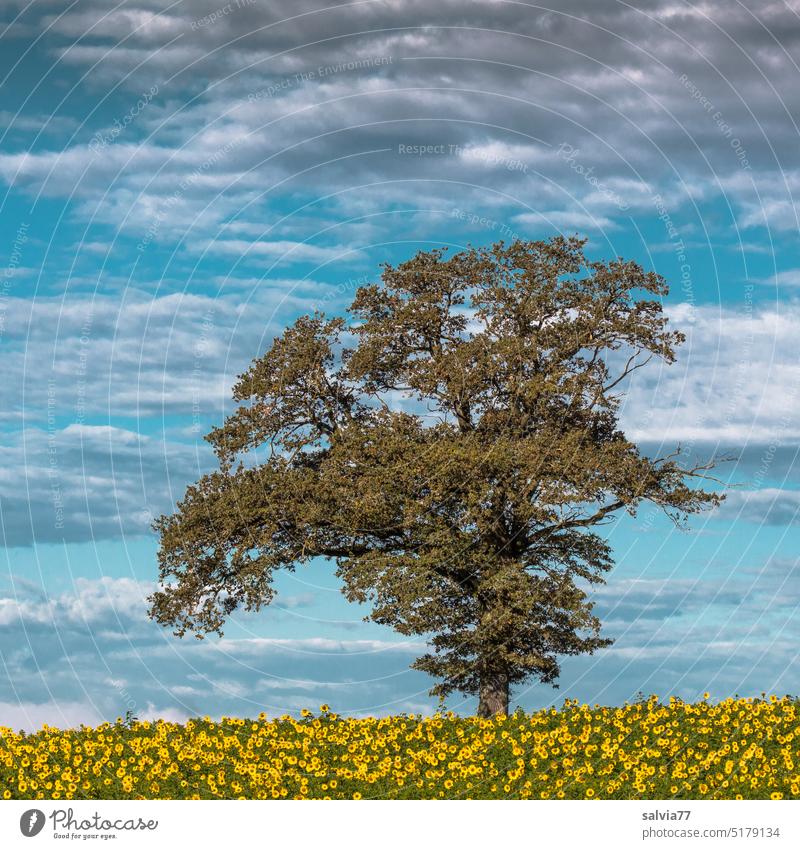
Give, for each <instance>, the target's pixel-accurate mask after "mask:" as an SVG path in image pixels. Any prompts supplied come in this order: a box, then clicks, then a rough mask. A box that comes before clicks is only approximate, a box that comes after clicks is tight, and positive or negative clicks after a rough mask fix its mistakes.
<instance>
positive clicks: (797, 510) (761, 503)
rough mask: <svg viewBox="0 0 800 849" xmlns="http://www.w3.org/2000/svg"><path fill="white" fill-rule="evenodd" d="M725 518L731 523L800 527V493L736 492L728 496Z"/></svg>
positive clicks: (770, 491)
mask: <svg viewBox="0 0 800 849" xmlns="http://www.w3.org/2000/svg"><path fill="white" fill-rule="evenodd" d="M721 515H722V516H724V517H725V518H727V519H729V520H730V521H744V522H752V523H754V524H757V525H776V526H779V527H786V526H787V525H796V524H798V523H800V491H797V490H792V489H774V488H769V487H768V488H765V489H762V490H754V491H741V490H733V491H731V492H730V493H729V494H728V497H727V499H726V502H725V504H724V506H723V509H722V511H721Z"/></svg>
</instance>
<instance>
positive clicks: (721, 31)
mask: <svg viewBox="0 0 800 849" xmlns="http://www.w3.org/2000/svg"><path fill="white" fill-rule="evenodd" d="M553 6H554V7H555V8H552V9H545V8H544V7H542V6H534V5H532V4H522V3H516V2H515V3H511V2H501V0H497V2H469V0H467V2H464V0H458V2H456V0H443V2H439V3H436V4H431V3H428V2H422V0H396V2H391V3H390V2H377V0H376V1H375V2H373V0H365V2H356V3H345V4H342V5H337V6H335V7H330V8H326V6H325V5H324V4H319V3H313V2H312V3H309V2H300V3H297V2H293V3H289V2H286V0H275V2H269V3H267V2H264V0H252V2H247V0H239V2H236V0H233V1H232V2H231V3H227V4H225V3H222V2H220V0H182V2H175V3H172V4H168V3H166V2H154V0H136V2H132V1H131V0H123V2H118V3H114V2H110V0H82V2H80V3H71V4H64V3H62V2H50V0H34V2H21V0H20V1H19V2H18V1H17V0H6V2H5V3H3V4H2V8H1V9H0V39H1V40H2V51H0V57H1V58H0V79H2V85H0V138H1V141H0V209H1V212H0V350H2V357H3V366H4V369H3V371H4V374H3V380H2V382H0V398H2V404H0V452H2V464H0V469H2V471H0V533H2V538H1V539H0V541H1V542H2V544H3V545H4V557H3V560H2V566H0V658H1V659H2V669H0V723H3V724H10V725H13V726H15V727H26V728H32V727H35V726H37V725H40V724H41V723H42V722H48V723H51V724H61V725H65V724H74V723H77V722H94V721H100V720H102V719H109V718H112V719H113V718H114V717H115V716H117V715H121V714H124V713H125V711H126V710H128V709H132V710H133V711H134V712H135V713H137V714H138V715H139V716H167V717H171V718H183V717H186V716H188V715H193V714H198V713H199V714H206V713H208V714H211V715H220V714H222V713H228V714H251V715H252V714H255V713H258V712H259V711H261V710H266V711H267V712H268V713H270V714H276V713H282V712H284V711H290V712H296V711H298V710H299V709H300V708H302V707H306V706H309V707H314V706H316V705H318V704H319V703H320V702H328V703H330V704H331V705H333V706H334V707H335V708H336V709H338V710H340V711H342V712H352V713H356V714H369V713H387V712H396V711H401V710H406V711H427V710H432V709H433V708H434V707H435V704H436V703H435V702H434V701H433V700H431V699H429V698H428V696H427V690H428V688H429V686H430V684H431V682H430V681H429V680H427V679H426V678H425V676H423V675H421V674H419V673H414V672H411V671H409V670H408V664H409V663H410V662H411V661H412V660H413V658H414V657H416V656H417V654H419V653H420V652H419V649H420V646H419V644H418V643H415V642H410V641H408V640H406V639H404V638H401V637H400V636H398V635H396V634H394V633H393V632H392V631H390V630H387V629H384V628H381V627H379V626H376V625H373V624H367V623H364V622H363V621H362V617H363V616H364V613H365V611H364V610H360V609H358V608H356V607H354V606H353V605H348V604H347V603H346V602H345V600H344V598H343V597H342V596H341V594H340V593H339V589H338V586H337V584H336V580H335V578H334V576H333V574H332V572H333V569H332V567H331V565H330V564H326V563H324V562H321V563H315V564H313V565H312V566H310V567H308V568H304V569H300V570H298V571H297V572H296V573H294V574H286V575H283V576H281V578H280V580H279V583H278V589H279V596H278V600H277V601H276V603H275V604H274V605H273V607H272V608H270V609H268V610H266V611H264V612H263V613H261V614H259V615H257V616H253V615H248V616H245V615H238V614H237V615H236V616H234V617H233V620H232V622H231V623H230V626H229V628H228V629H227V630H226V635H225V638H224V639H222V640H216V639H209V640H206V641H204V642H202V643H200V642H198V641H195V640H193V639H191V638H187V639H184V640H178V639H177V638H175V637H173V636H172V635H171V634H170V632H169V631H165V630H163V629H160V628H158V627H157V626H155V625H153V624H152V623H150V622H149V621H148V620H147V618H146V616H145V607H146V605H145V602H144V597H145V596H146V595H147V594H148V593H149V592H150V591H151V590H152V588H153V582H154V580H155V577H156V562H155V551H156V541H155V539H154V538H153V536H152V534H151V532H150V531H149V524H150V521H151V520H152V517H154V516H157V515H159V514H160V513H162V512H164V511H168V510H170V508H171V506H172V505H173V504H174V502H175V501H176V500H177V499H178V498H179V497H180V496H181V495H182V493H183V490H184V488H185V486H186V485H187V484H188V483H190V482H191V481H193V480H194V479H196V478H197V477H198V476H199V475H200V474H202V473H203V472H204V471H205V470H207V469H208V468H210V466H211V463H212V458H211V456H210V452H209V450H208V448H207V445H206V444H205V443H204V441H203V440H202V435H203V434H204V433H206V432H207V431H208V430H209V429H210V428H211V427H212V426H213V425H215V424H218V423H219V422H220V421H221V420H222V418H223V416H224V415H225V413H226V412H229V411H230V410H231V409H232V408H231V402H230V399H229V395H230V387H231V385H232V383H233V381H234V379H235V377H236V375H238V374H239V373H241V372H242V371H243V370H244V369H245V367H246V366H247V364H248V362H249V361H250V359H251V358H252V357H253V356H256V355H258V354H260V353H262V352H263V351H264V350H265V349H266V347H267V346H268V345H269V344H270V341H271V340H272V338H273V337H274V336H275V335H276V334H277V333H279V332H280V330H281V328H283V327H284V326H285V325H286V324H287V323H289V322H291V321H292V320H293V319H294V318H296V317H297V316H298V315H300V314H302V313H304V312H306V311H309V310H312V309H315V308H319V309H323V310H325V311H326V312H328V313H329V314H340V313H342V312H343V310H344V308H345V306H346V305H347V303H348V302H349V300H350V299H351V298H352V295H353V293H354V291H355V289H356V287H357V286H359V285H361V284H363V283H365V282H369V281H372V280H375V279H376V272H377V270H378V268H379V265H380V263H382V262H384V261H397V260H401V259H403V258H405V257H407V256H409V255H411V254H412V253H414V252H415V251H416V250H418V249H428V248H430V247H433V246H437V245H448V246H451V248H452V249H453V250H457V249H458V248H460V247H463V246H464V245H465V244H467V243H473V244H486V243H490V242H492V241H496V240H497V239H499V238H505V239H510V238H514V237H515V236H519V237H522V238H544V237H548V236H551V235H554V234H556V233H565V234H570V233H575V232H577V233H580V234H583V235H585V236H587V237H588V239H589V245H588V248H589V251H590V253H591V254H592V255H593V256H595V257H597V258H609V257H611V256H614V255H622V256H624V257H628V258H633V259H636V260H638V261H639V262H641V263H642V264H643V265H644V266H646V267H647V268H649V269H654V270H656V271H658V272H660V273H661V274H663V275H664V276H665V277H666V278H667V279H668V280H669V281H670V283H671V285H672V291H671V293H670V295H669V297H668V298H667V300H666V303H665V309H666V310H667V312H668V313H669V315H670V317H671V319H672V320H673V321H674V323H675V324H676V326H679V327H680V328H681V329H682V330H684V332H685V333H686V335H687V342H686V344H685V345H684V346H683V348H682V350H681V352H680V356H679V360H678V362H677V363H676V364H675V365H673V366H671V367H669V368H666V367H660V366H654V367H653V368H652V369H650V370H649V371H642V372H638V373H637V374H636V380H635V381H633V382H632V383H631V384H630V386H629V394H628V396H627V398H626V400H625V403H624V406H623V413H622V419H623V424H624V426H625V429H626V431H627V432H628V433H629V435H631V436H633V437H635V438H636V439H637V440H640V441H641V442H642V443H644V444H645V445H646V446H647V447H648V448H649V450H652V451H658V450H662V451H663V450H664V449H665V448H670V447H672V446H674V445H676V444H677V443H679V442H680V443H682V444H683V445H684V446H685V447H687V448H688V449H689V450H690V451H692V452H693V453H695V454H696V455H698V456H699V457H708V456H711V455H713V454H718V453H730V454H732V455H733V456H734V457H735V458H736V460H735V461H734V462H731V463H728V464H726V465H725V466H723V467H722V468H721V470H720V475H721V476H722V477H723V478H724V479H725V480H726V481H729V482H730V483H732V484H735V486H734V487H733V488H732V489H731V490H730V492H729V497H728V500H727V502H726V504H725V506H724V507H723V508H722V509H721V510H719V511H718V512H717V513H715V514H713V515H706V516H701V517H698V518H696V519H695V520H694V521H693V523H692V530H691V531H690V532H680V531H677V530H676V529H674V528H673V527H672V526H671V525H670V524H669V523H668V522H667V521H666V520H664V519H663V518H662V517H659V516H658V515H656V514H655V513H653V512H652V511H650V510H649V509H648V508H647V507H646V506H645V507H644V508H643V510H642V511H641V512H640V514H639V516H638V517H637V518H635V519H623V520H621V521H620V522H619V523H618V524H616V525H614V526H612V527H610V528H609V529H608V534H609V537H610V539H611V541H612V543H613V545H614V548H615V551H616V553H617V558H618V565H617V567H616V569H615V570H614V571H613V572H612V573H611V575H610V577H609V581H608V584H607V586H606V587H604V588H603V589H602V590H601V591H599V592H598V593H597V597H596V602H597V609H598V612H599V613H600V615H601V617H602V619H603V621H604V622H605V631H606V634H607V635H608V636H611V637H614V638H615V640H616V642H615V644H614V646H613V647H612V648H610V649H607V650H604V651H603V652H601V653H599V654H597V655H596V656H594V657H591V658H580V659H569V660H567V661H565V662H564V665H563V675H562V679H561V688H560V689H559V690H553V689H552V688H549V687H544V686H541V685H537V684H532V685H531V686H530V687H528V688H526V689H521V690H519V691H518V692H517V693H515V698H514V704H521V705H523V706H524V707H526V708H534V707H538V706H541V705H545V704H550V703H552V702H555V703H559V702H560V701H561V700H562V699H563V698H564V697H567V696H568V697H571V698H573V697H574V698H580V699H584V700H587V701H601V702H606V703H618V702H621V701H623V700H624V699H627V698H631V697H633V696H635V694H636V693H637V692H638V691H644V692H645V693H651V692H656V693H658V694H660V695H664V696H666V695H669V694H676V695H680V696H682V697H684V698H694V697H696V696H697V695H698V694H700V693H702V692H704V691H706V690H708V691H710V692H711V693H712V694H713V695H714V696H715V697H724V696H728V695H731V694H733V693H739V694H742V695H752V694H756V693H759V692H761V691H769V692H780V693H783V692H793V693H797V692H798V691H799V690H800V672H798V664H797V650H796V645H797V633H798V627H799V626H800V617H798V615H797V613H796V605H795V601H794V599H795V597H796V595H797V590H798V588H799V586H798V585H799V584H800V581H798V575H800V571H798V558H797V549H798V541H800V534H799V533H798V515H799V514H798V511H799V510H800V486H798V475H797V452H798V448H799V447H800V421H798V416H797V411H798V408H799V406H798V398H800V394H799V393H800V366H798V362H797V354H796V351H797V339H798V338H800V303H798V297H797V295H798V292H799V291H800V252H799V251H798V240H797V235H798V210H797V208H796V204H795V200H794V193H795V192H796V191H797V190H798V187H799V186H800V145H798V127H797V124H796V117H795V116H796V115H797V114H798V105H800V86H799V85H798V76H800V69H798V65H797V62H798V59H800V17H798V12H800V9H798V4H797V3H796V2H794V0H792V2H766V3H765V2H759V3H756V2H754V0H750V2H749V3H723V2H722V0H710V2H706V3H703V4H692V3H686V2H677V3H675V2H663V0H649V2H645V3H637V4H635V7H632V6H629V5H627V4H625V3H621V2H612V0H592V2H591V3H590V2H589V0H567V2H559V3H558V4H553ZM449 706H451V707H453V708H455V709H459V710H464V711H469V710H471V709H472V708H473V707H474V704H473V703H472V702H470V701H469V700H460V699H451V700H450V702H449Z"/></svg>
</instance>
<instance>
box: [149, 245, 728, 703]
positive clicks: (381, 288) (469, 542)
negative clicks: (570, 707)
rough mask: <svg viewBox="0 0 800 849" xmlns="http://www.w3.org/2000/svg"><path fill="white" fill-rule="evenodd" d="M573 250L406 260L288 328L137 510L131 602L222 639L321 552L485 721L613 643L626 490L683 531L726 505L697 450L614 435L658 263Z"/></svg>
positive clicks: (659, 334) (662, 333)
mask: <svg viewBox="0 0 800 849" xmlns="http://www.w3.org/2000/svg"><path fill="white" fill-rule="evenodd" d="M584 244H585V240H581V239H578V238H569V239H566V238H562V237H558V238H553V239H551V240H549V241H515V242H514V243H512V244H510V245H506V244H504V243H503V242H499V243H497V244H496V245H493V246H492V247H490V248H469V249H468V250H465V251H462V252H460V253H458V254H455V255H452V256H449V257H448V255H447V253H446V251H445V250H444V249H438V250H432V251H428V252H421V253H418V254H417V255H416V256H414V257H413V258H412V259H410V260H408V261H406V262H403V263H401V264H399V265H397V266H396V267H394V266H392V265H385V266H384V267H383V272H382V275H381V282H380V284H377V285H369V286H364V287H363V288H360V289H359V290H358V291H357V293H356V296H355V299H354V301H353V303H352V305H351V307H350V308H349V313H350V315H351V316H352V319H353V320H352V322H351V323H350V324H348V323H347V322H346V321H345V320H344V319H342V318H332V319H328V318H326V317H325V316H324V315H322V314H320V313H314V314H313V315H310V316H303V317H302V318H300V319H298V320H297V321H296V322H295V323H294V324H293V325H292V326H291V327H289V328H288V329H287V330H286V331H285V332H284V333H283V334H282V335H281V336H280V337H278V338H276V339H275V340H274V342H273V344H272V346H271V348H270V349H269V350H268V351H267V352H266V353H265V354H264V355H263V356H261V357H260V358H258V359H256V360H254V361H253V363H252V364H251V366H250V368H249V369H248V371H247V372H245V373H244V374H243V375H241V376H240V377H239V379H238V382H237V383H236V385H235V387H234V393H233V394H234V399H235V401H236V402H238V403H239V406H238V407H237V409H236V410H235V412H233V413H232V414H231V415H230V416H229V417H228V418H227V420H226V421H225V422H224V423H223V425H222V426H221V427H218V428H216V429H214V430H213V431H212V432H211V433H210V434H209V435H208V437H207V439H208V440H209V441H210V442H211V444H212V445H213V447H214V450H215V452H216V455H217V457H218V460H219V469H218V470H217V471H214V472H213V473H211V474H208V475H205V476H204V477H203V478H201V480H200V481H199V482H198V483H196V484H194V485H192V486H190V487H189V488H188V490H187V492H186V495H185V497H184V499H183V500H182V501H180V502H179V503H178V505H177V511H176V512H175V513H174V514H172V515H169V516H162V517H161V518H160V519H158V520H157V521H156V523H155V526H154V527H155V529H156V530H157V531H158V532H159V534H160V541H161V546H160V550H159V554H158V558H159V566H160V580H161V588H160V589H159V591H157V592H156V593H155V594H154V595H153V596H152V597H151V601H152V607H151V611H150V615H151V616H152V617H153V618H155V619H156V620H157V621H158V622H160V623H162V624H164V625H169V626H172V627H173V628H175V629H176V633H177V634H178V635H180V636H183V635H184V634H185V633H186V632H187V631H192V632H194V633H196V634H197V635H199V636H202V635H203V634H204V633H208V632H219V633H221V627H222V625H223V623H224V620H225V618H226V616H227V615H228V614H230V613H231V612H232V611H233V610H235V609H236V608H238V607H243V608H244V609H246V610H257V609H259V608H260V607H262V605H265V604H268V603H269V602H270V600H271V599H272V597H273V589H272V577H273V574H274V572H275V570H277V569H289V570H292V569H294V568H295V566H296V565H297V564H299V563H303V562H305V561H308V560H309V559H311V558H315V557H324V558H330V559H331V560H333V561H335V563H336V566H337V575H338V576H339V577H340V578H341V580H342V583H343V592H344V594H345V595H346V597H347V598H348V599H349V600H351V601H358V602H367V603H370V604H371V613H370V615H369V617H368V618H371V619H372V620H374V621H375V622H379V623H382V624H386V625H390V626H391V627H393V628H394V629H396V630H397V631H399V632H400V633H402V634H405V635H423V636H424V637H425V638H426V639H427V641H428V645H429V648H430V650H429V652H428V653H426V654H424V655H423V656H422V657H420V658H419V659H418V660H417V661H416V662H415V663H414V667H415V668H417V669H421V670H423V671H425V672H427V673H429V674H430V675H432V676H434V678H437V679H439V680H438V683H437V684H436V686H435V687H434V688H433V690H432V694H438V695H440V696H446V695H447V694H449V693H451V692H453V691H461V692H463V693H466V694H475V695H477V696H478V697H479V708H478V712H479V714H480V715H481V716H489V715H493V714H495V713H498V712H499V713H506V712H507V711H508V703H509V692H510V688H511V687H512V686H514V685H516V684H520V683H521V682H523V681H525V680H526V679H529V678H531V677H533V678H535V679H539V680H541V681H543V682H551V683H552V682H555V681H556V680H557V677H558V675H559V663H558V657H559V655H577V654H580V653H592V652H594V651H595V650H596V649H598V648H600V647H602V646H606V645H608V644H609V642H610V641H609V640H607V639H603V638H601V637H600V635H599V634H600V623H599V621H598V619H597V618H596V616H594V615H593V613H592V604H591V603H590V601H589V598H588V590H589V588H590V586H591V585H593V584H598V583H601V582H602V581H603V580H604V577H603V576H604V574H605V573H606V572H607V571H608V570H609V569H610V568H611V566H612V551H611V549H610V547H609V545H608V543H607V542H606V541H605V540H604V539H603V537H602V536H601V535H600V534H599V533H598V532H597V530H596V529H597V527H598V526H600V525H603V524H605V523H606V522H608V521H609V520H611V519H612V516H613V514H615V513H617V512H618V511H623V510H624V511H627V512H628V513H630V514H631V515H635V513H636V510H637V507H638V506H639V505H640V504H641V503H642V502H643V501H648V502H652V503H654V504H656V505H658V507H660V508H661V509H663V511H664V512H665V513H666V514H667V515H668V516H669V517H670V518H671V519H672V520H673V521H674V522H675V523H676V524H678V525H680V526H683V525H684V524H685V523H686V520H687V518H688V516H689V515H690V514H692V513H696V512H698V511H700V510H702V509H704V508H709V507H713V506H715V505H717V504H718V503H719V501H720V500H721V496H719V495H717V494H715V493H713V492H706V491H703V490H702V489H700V488H699V487H698V485H697V481H696V480H695V479H696V478H706V477H708V475H707V472H708V470H709V469H711V468H712V464H711V463H703V464H699V465H687V464H686V463H685V461H684V456H683V454H682V452H681V450H680V449H677V450H676V451H675V452H674V453H671V454H669V455H668V456H664V457H660V458H649V457H647V456H643V454H642V453H641V452H640V449H639V448H638V447H637V446H636V445H635V444H634V443H632V442H631V441H630V440H628V439H627V438H626V437H625V435H624V434H623V433H622V432H621V431H620V429H619V426H618V425H619V423H618V412H619V405H620V399H621V397H622V396H621V394H620V392H621V386H622V384H623V383H624V381H625V379H626V378H628V377H629V376H630V375H631V374H632V373H633V372H634V371H635V370H636V369H639V368H641V367H642V366H644V365H645V364H646V363H648V362H649V361H651V360H652V359H653V358H660V359H662V360H664V361H666V362H667V363H671V362H673V360H674V356H675V353H674V352H675V348H676V346H677V345H679V344H680V343H681V342H682V341H683V338H684V337H683V336H682V335H681V334H680V333H679V332H676V331H674V330H669V329H667V319H666V317H665V316H664V315H663V313H662V307H661V301H660V298H661V297H662V296H664V295H665V294H666V293H667V285H666V283H665V281H664V279H663V278H662V277H661V276H659V275H657V274H655V273H652V272H645V271H644V270H643V269H642V268H641V267H640V266H639V265H638V264H636V263H635V262H627V261H623V260H621V259H617V260H614V261H611V262H590V261H588V260H587V258H586V257H585V255H584V251H583V246H584ZM348 345H349V347H348ZM245 460H247V462H245ZM593 529H595V530H593Z"/></svg>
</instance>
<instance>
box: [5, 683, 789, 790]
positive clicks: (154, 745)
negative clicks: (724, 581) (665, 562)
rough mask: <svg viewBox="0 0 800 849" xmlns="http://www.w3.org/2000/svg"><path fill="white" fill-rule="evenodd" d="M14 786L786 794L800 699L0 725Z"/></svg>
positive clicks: (8, 780) (8, 782) (9, 783)
mask: <svg viewBox="0 0 800 849" xmlns="http://www.w3.org/2000/svg"><path fill="white" fill-rule="evenodd" d="M0 794H2V797H3V798H6V799H9V798H13V799H371V798H372V799H374V798H379V799H387V798H391V799H495V798H502V799H765V798H766V799H770V798H771V799H784V798H798V797H800V701H798V700H797V699H795V698H791V697H788V696H785V697H782V698H778V697H775V696H772V697H770V698H760V699H727V700H725V701H721V702H719V703H711V702H709V701H708V700H707V699H705V700H703V701H701V702H697V703H688V702H683V701H681V700H679V699H675V698H671V699H670V700H669V701H668V702H667V703H662V702H660V701H659V699H658V698H657V697H656V696H652V697H650V698H649V699H647V700H644V699H642V700H640V701H637V702H634V703H633V704H626V705H624V706H623V707H613V708H609V707H601V706H598V705H595V706H589V705H582V704H579V703H578V702H577V701H569V700H567V701H565V703H564V706H563V707H562V708H561V709H558V710H557V709H555V708H553V709H549V710H542V711H538V712H535V713H530V714H526V713H523V712H522V711H517V712H516V713H514V714H513V715H511V716H509V717H502V716H498V717H496V718H493V719H480V718H477V717H466V718H465V717H460V716H457V715H456V714H453V713H449V712H448V713H437V714H435V715H433V716H428V717H424V716H419V715H414V714H408V715H407V714H402V715H399V716H392V717H385V718H367V719H356V718H345V717H341V716H339V715H337V714H335V713H333V712H331V710H330V709H329V708H328V706H327V705H322V706H321V708H320V711H319V712H318V713H317V714H316V715H315V714H313V713H311V712H310V711H307V710H305V711H303V712H302V714H301V716H300V717H299V718H292V717H290V716H281V717H279V718H267V717H266V716H265V715H264V714H261V715H259V717H258V718H257V719H237V718H231V717H223V718H222V719H221V720H220V721H218V722H215V721H212V720H211V719H210V718H208V717H206V718H203V719H191V720H189V721H187V722H186V723H185V724H179V723H174V722H165V721H162V720H159V721H155V722H148V721H138V720H135V719H133V718H129V719H128V720H125V721H123V720H121V719H120V720H117V722H116V723H104V724H103V725H100V726H98V727H97V728H88V727H85V726H81V727H80V728H77V729H70V730H58V729H56V728H51V727H49V726H45V727H44V728H42V729H41V730H40V731H37V732H36V733H32V734H26V733H23V732H14V731H13V730H12V729H11V728H7V727H0Z"/></svg>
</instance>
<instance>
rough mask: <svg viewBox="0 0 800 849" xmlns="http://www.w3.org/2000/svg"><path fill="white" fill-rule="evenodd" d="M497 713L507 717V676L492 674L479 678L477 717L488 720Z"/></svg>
mask: <svg viewBox="0 0 800 849" xmlns="http://www.w3.org/2000/svg"><path fill="white" fill-rule="evenodd" d="M498 713H500V714H502V715H503V716H508V676H507V675H505V674H503V673H500V672H493V673H488V674H487V675H484V676H482V677H481V686H480V695H479V700H478V716H482V717H485V718H488V717H492V716H495V715H496V714H498Z"/></svg>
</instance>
